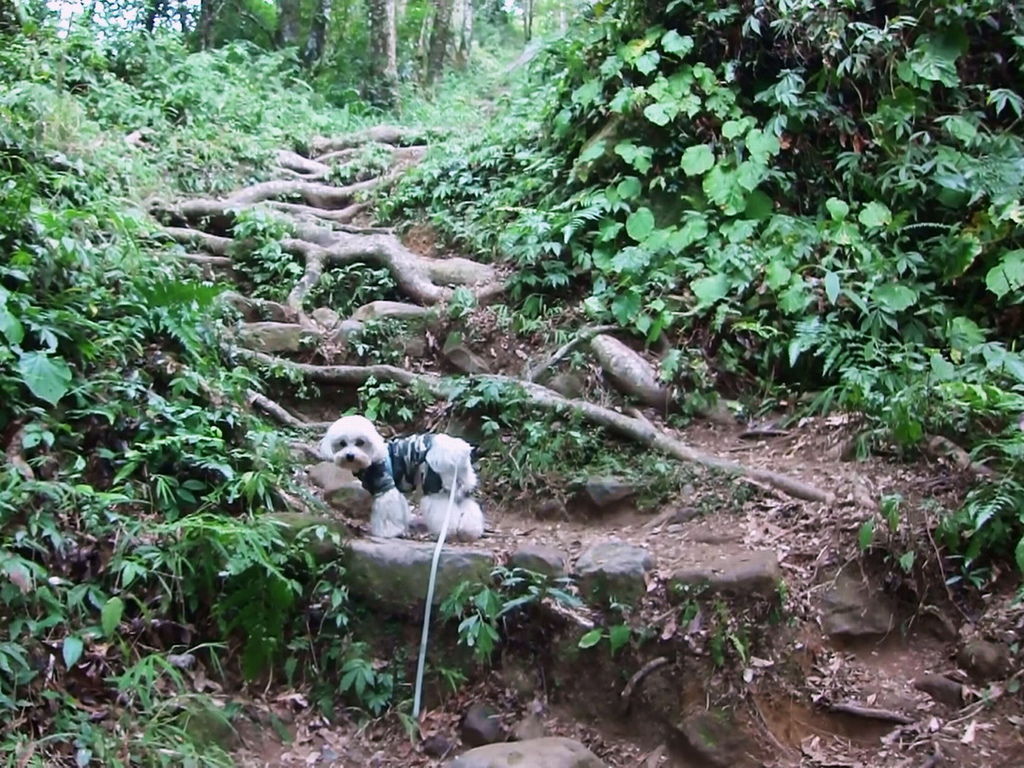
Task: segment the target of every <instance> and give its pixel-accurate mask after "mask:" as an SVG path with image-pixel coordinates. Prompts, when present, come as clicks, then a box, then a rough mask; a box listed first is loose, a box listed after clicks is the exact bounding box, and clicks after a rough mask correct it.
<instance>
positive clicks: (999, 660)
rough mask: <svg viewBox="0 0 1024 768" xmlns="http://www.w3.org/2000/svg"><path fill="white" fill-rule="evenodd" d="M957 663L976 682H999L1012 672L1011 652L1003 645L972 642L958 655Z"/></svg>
mask: <svg viewBox="0 0 1024 768" xmlns="http://www.w3.org/2000/svg"><path fill="white" fill-rule="evenodd" d="M956 663H957V664H959V665H960V667H961V668H962V669H964V670H966V671H967V673H968V674H970V676H971V677H972V678H973V679H974V680H976V681H979V682H988V681H989V680H998V679H1001V678H1003V677H1006V675H1008V674H1009V672H1010V650H1009V649H1008V648H1007V647H1006V646H1005V645H1002V644H1001V643H991V642H989V641H988V640H971V641H970V642H968V643H967V644H966V645H965V646H964V647H963V648H961V649H960V652H959V653H958V654H957V655H956Z"/></svg>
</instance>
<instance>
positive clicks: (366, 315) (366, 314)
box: [352, 301, 431, 322]
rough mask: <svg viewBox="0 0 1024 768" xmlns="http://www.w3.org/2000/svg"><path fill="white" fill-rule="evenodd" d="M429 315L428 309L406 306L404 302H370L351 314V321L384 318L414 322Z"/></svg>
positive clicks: (412, 305) (415, 305)
mask: <svg viewBox="0 0 1024 768" xmlns="http://www.w3.org/2000/svg"><path fill="white" fill-rule="evenodd" d="M430 314H431V310H430V308H429V307H421V306H419V305H418V304H407V303H405V302H404V301H371V302H370V303H369V304H364V305H363V306H361V307H359V309H357V310H356V311H355V312H353V313H352V319H353V320H359V321H360V322H366V321H367V320H380V319H382V318H385V317H393V318H397V319H399V320H416V319H419V318H425V317H428V316H429V315H430Z"/></svg>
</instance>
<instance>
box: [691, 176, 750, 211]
mask: <svg viewBox="0 0 1024 768" xmlns="http://www.w3.org/2000/svg"><path fill="white" fill-rule="evenodd" d="M701 187H702V188H703V190H704V194H705V195H707V196H708V199H709V200H710V201H711V202H713V203H714V204H715V205H717V206H719V207H720V208H721V209H722V210H723V211H724V212H725V213H726V214H729V215H733V214H736V213H739V211H740V210H742V208H743V207H744V205H745V203H746V197H745V195H744V194H743V187H741V186H740V185H739V181H738V179H737V178H736V171H726V170H723V169H722V166H721V165H716V166H715V167H714V168H712V169H711V170H710V171H708V173H707V175H706V176H705V177H704V181H703V182H701Z"/></svg>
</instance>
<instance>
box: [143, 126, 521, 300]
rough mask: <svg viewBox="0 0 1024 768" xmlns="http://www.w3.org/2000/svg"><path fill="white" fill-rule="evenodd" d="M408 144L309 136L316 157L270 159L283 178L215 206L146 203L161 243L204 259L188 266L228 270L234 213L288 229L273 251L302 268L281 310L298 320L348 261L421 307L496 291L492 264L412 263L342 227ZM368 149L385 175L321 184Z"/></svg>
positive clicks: (379, 131) (377, 238)
mask: <svg viewBox="0 0 1024 768" xmlns="http://www.w3.org/2000/svg"><path fill="white" fill-rule="evenodd" d="M417 138H418V134H416V133H414V132H410V131H407V130H405V129H402V128H397V127H394V126H378V127H376V128H372V129H369V130H366V131H362V132H359V133H356V134H352V135H350V136H342V137H338V138H333V139H323V138H321V139H316V140H314V142H313V149H314V153H315V154H316V155H317V157H304V156H303V155H300V154H298V153H296V152H293V151H291V150H281V151H279V152H278V153H277V157H276V159H277V164H278V170H279V172H283V173H284V175H287V176H289V178H286V179H275V180H271V181H263V182H259V183H257V184H252V185H250V186H247V187H244V188H242V189H239V190H237V191H236V192H233V193H231V194H230V195H228V196H227V197H225V198H223V199H220V200H213V199H203V198H200V199H194V200H184V201H181V202H178V203H176V204H173V205H169V204H165V203H163V202H160V201H154V202H153V203H151V206H150V207H151V210H152V211H153V213H154V214H155V215H156V216H157V217H158V218H159V219H160V220H161V221H162V222H163V223H164V224H165V226H164V229H163V232H164V233H165V234H166V235H167V236H168V237H170V238H171V239H172V240H175V241H176V242H179V243H182V244H184V245H187V246H189V247H191V248H195V249H199V250H202V251H203V252H204V253H203V254H201V255H198V256H196V255H192V256H189V257H187V258H188V260H192V261H197V262H200V263H202V264H204V265H208V266H216V267H219V268H230V267H231V266H232V261H231V259H232V257H233V256H234V255H235V253H234V252H235V251H236V250H237V248H238V247H240V246H241V247H245V246H246V245H247V244H243V243H241V242H240V241H239V240H237V239H236V238H235V237H233V234H234V230H235V224H236V222H237V220H238V217H239V215H240V214H241V213H243V212H245V211H249V210H255V209H263V210H267V211H270V212H272V214H273V215H274V216H276V217H277V218H279V219H281V220H282V221H283V222H284V223H285V224H286V225H287V227H288V229H289V230H290V235H289V236H288V237H285V238H283V239H281V240H280V245H281V248H282V249H283V250H284V251H285V252H286V253H290V254H292V255H294V256H298V257H299V258H301V259H302V261H303V264H304V269H303V275H302V277H301V278H300V279H299V280H298V282H297V283H296V284H295V285H294V286H292V287H291V290H290V292H289V294H288V299H287V302H286V303H287V307H288V310H289V312H290V313H292V314H294V315H295V316H296V317H298V318H299V319H300V320H303V319H304V318H305V310H304V304H305V302H306V300H307V298H308V296H309V294H310V292H311V291H313V290H314V289H315V288H316V286H317V285H318V284H319V282H320V279H321V277H322V276H323V274H324V273H325V271H328V270H330V269H331V267H335V266H341V265H346V264H354V263H363V264H368V265H374V266H378V267H383V268H385V269H387V270H388V271H389V272H390V273H391V275H392V277H393V278H394V280H395V282H396V283H397V284H398V288H399V290H400V291H401V292H402V293H403V294H404V295H406V296H407V297H409V298H410V299H412V300H413V301H415V302H418V303H419V304H422V305H426V306H429V305H434V304H438V303H442V302H445V301H448V300H449V299H450V298H451V297H452V295H453V292H454V291H455V289H457V288H465V289H468V290H469V291H470V292H471V293H472V294H473V295H474V297H475V298H476V299H477V301H481V302H482V301H486V300H487V299H490V298H492V297H493V296H495V295H498V294H500V293H501V292H502V291H503V290H504V284H503V281H502V280H501V279H500V277H499V275H498V273H497V271H496V270H495V269H494V267H492V266H490V265H488V264H482V263H480V262H476V261H472V260H470V259H464V258H446V259H440V258H430V257H427V256H422V255H420V254H417V253H415V252H413V251H411V250H409V249H408V248H406V247H405V245H403V243H402V241H401V240H400V239H399V238H398V237H397V236H396V235H395V234H394V233H393V232H392V231H391V230H390V229H386V228H381V227H368V226H356V225H353V223H352V222H353V220H354V219H355V218H356V216H358V215H359V214H360V213H362V212H363V211H364V210H365V209H366V207H367V206H366V204H365V203H363V202H361V201H360V199H359V198H360V196H361V195H364V194H365V193H367V192H369V191H371V190H373V189H375V188H377V187H380V186H382V185H386V184H389V183H390V182H392V181H393V180H394V179H396V178H397V177H398V175H399V174H400V172H401V170H402V169H403V168H404V167H405V166H407V165H409V164H410V163H414V162H418V161H419V159H420V158H422V156H423V154H424V152H425V151H426V147H424V146H423V145H421V144H413V143H411V142H413V141H416V140H417ZM368 142H376V143H380V144H385V145H388V146H389V147H390V150H391V155H392V165H391V168H390V170H388V171H386V172H384V173H383V174H381V175H379V176H376V177H374V178H370V179H366V180H363V181H357V182H353V183H350V184H347V185H344V186H334V185H333V184H330V183H327V181H326V179H328V178H329V177H330V175H331V172H332V170H333V165H332V163H333V162H334V161H336V160H340V159H342V158H343V157H344V158H350V157H352V156H353V155H354V154H355V153H358V152H359V151H360V150H359V147H360V146H361V145H363V144H366V143H368Z"/></svg>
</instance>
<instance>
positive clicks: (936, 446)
mask: <svg viewBox="0 0 1024 768" xmlns="http://www.w3.org/2000/svg"><path fill="white" fill-rule="evenodd" d="M924 452H925V453H926V454H928V455H929V456H931V457H932V458H933V459H952V461H953V463H954V464H955V465H956V467H957V469H960V470H961V471H963V472H970V473H971V474H973V475H974V476H975V477H992V476H993V475H994V474H995V473H994V472H993V471H992V470H991V469H990V468H989V467H986V466H985V465H984V464H981V463H979V462H977V461H974V460H973V459H972V458H971V455H970V454H969V453H968V452H967V451H965V450H964V449H963V448H961V447H960V446H959V445H957V444H956V443H954V442H953V441H952V440H950V439H949V438H948V437H943V436H942V435H932V436H930V437H926V439H925V441H924Z"/></svg>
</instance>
